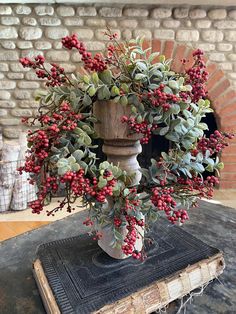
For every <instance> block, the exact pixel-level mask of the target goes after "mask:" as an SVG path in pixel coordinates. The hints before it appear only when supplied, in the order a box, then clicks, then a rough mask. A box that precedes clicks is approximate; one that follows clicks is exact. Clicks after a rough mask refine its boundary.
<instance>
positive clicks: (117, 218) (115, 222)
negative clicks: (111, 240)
mask: <svg viewBox="0 0 236 314" xmlns="http://www.w3.org/2000/svg"><path fill="white" fill-rule="evenodd" d="M113 222H114V226H115V227H116V228H119V227H120V226H121V224H122V220H121V219H120V218H119V217H114V221H113Z"/></svg>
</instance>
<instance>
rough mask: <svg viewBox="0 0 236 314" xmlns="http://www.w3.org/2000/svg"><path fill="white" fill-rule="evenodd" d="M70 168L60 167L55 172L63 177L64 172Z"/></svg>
mask: <svg viewBox="0 0 236 314" xmlns="http://www.w3.org/2000/svg"><path fill="white" fill-rule="evenodd" d="M70 170H71V168H70V167H69V166H65V167H60V168H58V169H57V172H58V174H59V175H60V176H63V175H64V174H65V173H66V172H68V171H70Z"/></svg>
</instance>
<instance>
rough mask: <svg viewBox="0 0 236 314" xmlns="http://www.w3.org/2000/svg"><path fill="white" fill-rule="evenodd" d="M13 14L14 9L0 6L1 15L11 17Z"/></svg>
mask: <svg viewBox="0 0 236 314" xmlns="http://www.w3.org/2000/svg"><path fill="white" fill-rule="evenodd" d="M10 14H12V9H11V7H10V6H8V5H0V15H10Z"/></svg>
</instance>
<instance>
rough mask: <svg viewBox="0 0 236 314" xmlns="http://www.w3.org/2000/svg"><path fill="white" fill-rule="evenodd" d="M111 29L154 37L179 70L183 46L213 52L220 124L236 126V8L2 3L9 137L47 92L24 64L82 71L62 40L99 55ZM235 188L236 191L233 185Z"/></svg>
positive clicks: (232, 152) (1, 67)
mask: <svg viewBox="0 0 236 314" xmlns="http://www.w3.org/2000/svg"><path fill="white" fill-rule="evenodd" d="M106 27H109V28H111V29H112V30H114V31H115V32H117V33H118V35H119V37H120V38H121V39H130V38H132V37H135V36H138V35H139V36H140V35H141V36H142V35H145V37H146V38H147V39H150V40H151V39H154V42H155V47H156V48H158V47H161V50H162V52H164V53H166V54H167V55H169V56H172V57H175V61H174V65H175V67H178V64H179V61H178V60H179V59H180V58H182V52H183V51H185V54H186V53H187V50H184V48H183V47H185V46H190V47H199V48H201V49H203V50H205V51H206V52H207V54H208V59H209V61H210V62H213V64H211V65H209V67H211V68H212V71H211V74H212V77H211V81H210V82H209V84H210V85H209V86H210V87H211V89H212V100H213V105H214V107H215V109H216V118H217V122H218V126H219V128H220V129H225V130H226V129H230V130H232V129H235V127H236V92H235V91H234V89H235V88H236V5H235V8H232V7H226V8H222V7H221V8H215V7H214V8H213V7H195V6H185V7H174V6H156V7H155V6H145V7H141V6H135V7H131V6H127V5H126V6H125V5H123V6H119V5H118V6H113V7H109V6H108V5H104V6H101V5H97V6H92V5H91V6H78V5H77V6H76V5H71V6H63V5H37V4H35V5H33V4H30V5H0V40H1V41H0V128H2V132H3V135H4V137H5V138H10V139H14V138H17V137H18V135H19V130H20V129H21V128H22V126H21V125H20V119H21V117H22V116H31V115H32V114H33V113H34V111H35V110H36V108H37V103H36V102H35V101H34V95H35V91H36V89H37V88H39V87H41V88H42V87H43V83H42V82H41V81H39V80H38V79H37V78H36V76H35V74H34V73H33V72H32V71H29V70H28V69H23V68H22V66H21V65H20V64H19V63H18V59H19V58H20V57H23V56H33V55H36V54H44V55H45V57H46V59H47V60H49V61H55V62H58V63H60V64H62V66H63V67H64V68H65V69H66V71H67V72H72V71H74V70H75V69H76V67H78V66H79V61H80V56H79V55H78V54H77V53H76V52H72V53H70V52H69V51H65V50H63V49H62V46H61V43H60V39H61V37H63V36H65V35H67V34H69V33H73V32H76V33H77V34H78V37H79V38H80V39H81V40H83V41H85V43H86V45H87V47H88V48H89V49H90V50H91V51H94V52H95V51H99V50H102V49H103V48H104V47H105V44H106V41H104V36H103V32H104V31H105V30H106ZM176 43H178V44H179V45H177V44H176ZM181 47H182V48H181ZM214 63H215V64H216V65H217V66H215V65H214ZM219 82H220V85H217V84H218V83H219ZM229 156H232V157H231V159H230V158H229ZM225 158H226V159H227V158H228V159H230V160H228V163H229V165H231V168H232V166H233V163H234V162H236V159H235V158H236V142H235V144H233V145H232V146H231V147H230V148H229V150H228V151H227V153H226V156H225ZM229 165H228V167H230V166H229ZM234 167H235V175H234V174H231V176H233V177H232V178H233V181H234V183H235V184H234V185H235V186H234V187H236V165H235V164H234ZM231 173H232V171H231ZM225 176H227V172H226V175H225ZM223 180H226V179H225V177H224V178H223ZM230 182H231V181H230ZM227 184H228V185H227ZM227 184H226V185H227V187H231V186H229V185H230V184H231V183H229V182H228V183H227Z"/></svg>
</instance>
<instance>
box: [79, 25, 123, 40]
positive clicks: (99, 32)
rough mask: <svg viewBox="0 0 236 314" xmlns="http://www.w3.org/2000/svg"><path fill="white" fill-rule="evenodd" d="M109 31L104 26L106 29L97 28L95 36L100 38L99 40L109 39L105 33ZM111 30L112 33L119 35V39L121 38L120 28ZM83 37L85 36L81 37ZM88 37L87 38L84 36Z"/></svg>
mask: <svg viewBox="0 0 236 314" xmlns="http://www.w3.org/2000/svg"><path fill="white" fill-rule="evenodd" d="M106 32H107V30H106V29H105V28H104V29H97V30H96V31H95V37H96V38H97V39H98V40H106V41H107V40H109V38H108V37H107V36H105V33H106ZM111 32H112V33H117V35H118V39H120V30H119V29H111ZM81 39H83V38H81ZM84 39H86V38H84Z"/></svg>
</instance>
